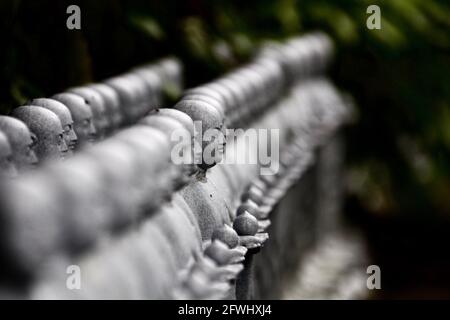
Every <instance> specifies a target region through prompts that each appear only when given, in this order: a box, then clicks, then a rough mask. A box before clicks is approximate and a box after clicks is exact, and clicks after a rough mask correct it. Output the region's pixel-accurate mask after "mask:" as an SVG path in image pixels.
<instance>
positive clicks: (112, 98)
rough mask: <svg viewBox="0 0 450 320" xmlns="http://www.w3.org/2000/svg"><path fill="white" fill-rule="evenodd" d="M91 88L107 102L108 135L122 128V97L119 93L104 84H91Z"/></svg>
mask: <svg viewBox="0 0 450 320" xmlns="http://www.w3.org/2000/svg"><path fill="white" fill-rule="evenodd" d="M89 87H90V88H92V89H94V90H96V91H97V92H98V93H100V94H101V96H102V97H103V101H104V102H105V109H106V115H107V116H108V117H109V128H108V129H109V130H108V132H107V133H111V132H112V131H114V130H116V129H118V128H120V126H121V125H122V121H123V116H122V113H121V110H120V97H119V95H118V94H117V92H116V91H115V90H114V89H112V88H111V87H109V86H107V85H106V84H103V83H95V84H91V85H89Z"/></svg>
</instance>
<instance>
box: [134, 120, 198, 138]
mask: <svg viewBox="0 0 450 320" xmlns="http://www.w3.org/2000/svg"><path fill="white" fill-rule="evenodd" d="M139 123H140V124H145V125H148V126H150V127H152V128H156V129H158V130H160V131H161V132H163V133H164V134H166V136H167V138H168V139H169V141H170V143H171V145H174V144H176V143H177V142H178V141H174V140H172V134H173V133H174V132H175V131H177V132H178V133H179V134H182V135H183V137H186V141H185V142H186V143H190V142H191V137H190V133H189V132H188V131H187V130H186V128H185V127H184V125H183V124H182V123H181V122H180V121H178V120H175V119H173V118H171V117H168V116H164V115H159V114H155V115H151V116H147V117H145V118H143V119H142V120H141V121H139Z"/></svg>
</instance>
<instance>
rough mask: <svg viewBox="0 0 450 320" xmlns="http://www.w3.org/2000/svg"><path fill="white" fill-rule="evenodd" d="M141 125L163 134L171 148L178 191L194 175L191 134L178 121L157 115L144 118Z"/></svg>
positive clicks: (175, 186)
mask: <svg viewBox="0 0 450 320" xmlns="http://www.w3.org/2000/svg"><path fill="white" fill-rule="evenodd" d="M139 123H141V124H145V125H148V126H150V127H152V128H155V129H158V130H160V131H161V132H163V133H164V134H165V135H166V137H167V139H168V140H169V143H170V146H171V153H170V156H171V160H172V162H173V163H174V164H175V165H176V166H174V167H173V168H174V175H175V177H174V179H173V182H174V188H175V190H178V189H179V188H181V187H182V186H184V185H185V184H186V183H187V182H188V181H189V179H188V176H189V175H190V174H192V173H193V172H192V163H193V160H194V159H193V153H192V151H193V148H192V147H193V146H192V138H191V133H190V132H189V131H188V130H186V128H185V126H184V125H183V124H182V123H181V122H180V121H178V120H175V119H173V118H171V117H168V116H164V115H160V114H156V115H151V116H147V117H145V118H143V119H142V120H141V121H140V122H139Z"/></svg>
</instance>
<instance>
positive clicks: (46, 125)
mask: <svg viewBox="0 0 450 320" xmlns="http://www.w3.org/2000/svg"><path fill="white" fill-rule="evenodd" d="M11 116H13V117H15V118H17V119H19V120H22V121H23V122H24V123H25V124H26V125H27V126H28V128H29V129H30V130H31V132H33V133H34V134H35V135H36V138H37V143H36V154H37V156H38V158H39V159H40V160H41V161H44V160H50V159H63V158H64V157H65V156H66V154H67V151H68V150H69V149H68V147H67V144H66V142H65V141H64V130H63V128H62V125H61V121H60V120H59V118H58V116H57V115H56V114H55V113H53V112H52V111H50V110H47V109H45V108H42V107H38V106H22V107H18V108H16V109H14V110H13V111H12V112H11Z"/></svg>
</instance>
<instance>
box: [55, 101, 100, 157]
mask: <svg viewBox="0 0 450 320" xmlns="http://www.w3.org/2000/svg"><path fill="white" fill-rule="evenodd" d="M52 99H55V100H58V101H59V102H61V103H63V104H64V105H65V106H66V107H67V108H68V109H69V110H70V113H71V114H72V118H73V121H74V129H75V133H76V134H77V136H78V144H77V146H76V149H78V148H80V147H82V146H84V145H89V144H91V143H93V142H94V141H95V139H96V136H97V130H96V128H95V126H94V120H93V115H92V110H91V108H90V107H89V105H88V104H87V102H86V101H85V100H84V99H83V98H82V97H80V96H78V95H76V94H74V93H59V94H56V95H54V96H53V97H52Z"/></svg>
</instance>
